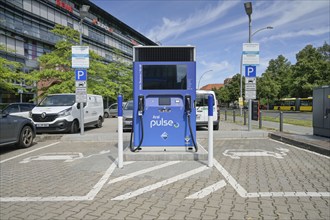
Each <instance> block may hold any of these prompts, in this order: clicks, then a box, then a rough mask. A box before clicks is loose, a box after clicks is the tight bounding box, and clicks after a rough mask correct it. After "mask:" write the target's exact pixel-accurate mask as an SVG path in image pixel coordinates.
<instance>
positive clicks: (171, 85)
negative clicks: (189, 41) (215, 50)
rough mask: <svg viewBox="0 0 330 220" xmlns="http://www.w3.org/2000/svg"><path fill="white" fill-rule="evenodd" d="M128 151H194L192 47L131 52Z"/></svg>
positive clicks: (194, 118)
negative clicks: (131, 128) (130, 108)
mask: <svg viewBox="0 0 330 220" xmlns="http://www.w3.org/2000/svg"><path fill="white" fill-rule="evenodd" d="M133 99H134V101H133V102H134V110H133V133H134V140H133V143H132V139H131V144H130V148H131V151H133V152H134V151H136V150H151V151H167V150H175V151H176V150H182V151H187V150H188V151H192V150H194V149H195V151H197V145H196V108H195V104H194V102H195V99H196V62H195V47H193V46H183V47H170V46H136V47H134V49H133Z"/></svg>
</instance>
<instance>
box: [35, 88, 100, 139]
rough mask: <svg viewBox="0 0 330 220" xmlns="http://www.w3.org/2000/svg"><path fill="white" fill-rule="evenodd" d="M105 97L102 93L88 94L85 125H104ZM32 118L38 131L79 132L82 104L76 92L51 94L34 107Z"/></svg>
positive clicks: (85, 107) (98, 126) (85, 106)
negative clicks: (78, 101)
mask: <svg viewBox="0 0 330 220" xmlns="http://www.w3.org/2000/svg"><path fill="white" fill-rule="evenodd" d="M103 111H104V110H103V99H102V96H100V95H90V94H88V95H87V103H85V104H84V126H85V127H86V126H91V125H92V126H95V127H97V128H100V127H102V123H103V120H104V119H103V113H104V112H103ZM32 119H33V121H34V123H35V125H36V129H37V132H38V133H43V132H70V133H77V132H78V131H79V125H80V122H79V120H80V104H78V103H76V96H75V94H74V93H67V94H51V95H48V96H46V97H45V98H44V99H43V100H42V101H41V102H40V103H39V104H38V105H37V106H36V107H34V108H33V109H32Z"/></svg>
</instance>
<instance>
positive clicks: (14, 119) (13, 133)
mask: <svg viewBox="0 0 330 220" xmlns="http://www.w3.org/2000/svg"><path fill="white" fill-rule="evenodd" d="M35 137H36V128H35V125H34V123H33V121H32V120H31V119H28V118H23V117H20V116H15V115H9V114H8V113H6V112H1V113H0V146H3V145H9V144H17V145H18V146H20V147H24V148H26V147H30V146H31V145H32V144H33V140H34V138H35Z"/></svg>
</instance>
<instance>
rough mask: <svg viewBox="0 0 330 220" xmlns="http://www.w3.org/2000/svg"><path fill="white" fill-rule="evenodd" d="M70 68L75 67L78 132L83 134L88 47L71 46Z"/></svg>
mask: <svg viewBox="0 0 330 220" xmlns="http://www.w3.org/2000/svg"><path fill="white" fill-rule="evenodd" d="M71 50H72V68H75V79H76V102H77V103H79V105H80V134H81V135H83V134H84V103H86V102H87V70H86V69H88V68H89V47H88V46H72V48H71Z"/></svg>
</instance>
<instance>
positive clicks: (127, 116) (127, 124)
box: [123, 100, 133, 130]
mask: <svg viewBox="0 0 330 220" xmlns="http://www.w3.org/2000/svg"><path fill="white" fill-rule="evenodd" d="M132 124H133V100H131V101H128V102H127V103H126V104H125V106H124V108H123V130H131V129H132Z"/></svg>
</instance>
